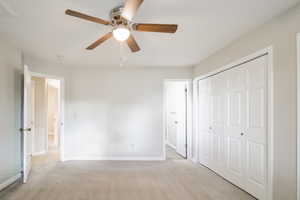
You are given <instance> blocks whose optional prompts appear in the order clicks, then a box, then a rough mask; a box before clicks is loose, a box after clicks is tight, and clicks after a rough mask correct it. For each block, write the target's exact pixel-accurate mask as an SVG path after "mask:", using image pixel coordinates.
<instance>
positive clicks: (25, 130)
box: [20, 128, 31, 132]
mask: <svg viewBox="0 0 300 200" xmlns="http://www.w3.org/2000/svg"><path fill="white" fill-rule="evenodd" d="M20 131H21V132H30V131H31V128H20Z"/></svg>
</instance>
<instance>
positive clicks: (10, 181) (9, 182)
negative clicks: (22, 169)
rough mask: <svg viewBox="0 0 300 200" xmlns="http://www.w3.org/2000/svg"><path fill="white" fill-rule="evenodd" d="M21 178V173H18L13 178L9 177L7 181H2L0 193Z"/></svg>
mask: <svg viewBox="0 0 300 200" xmlns="http://www.w3.org/2000/svg"><path fill="white" fill-rule="evenodd" d="M21 177H22V174H21V173H18V174H17V175H15V176H12V177H10V178H9V179H7V180H6V181H4V182H3V183H1V184H0V191H1V190H3V189H5V188H6V187H7V186H9V185H11V184H13V183H14V182H16V181H17V180H18V179H20V178H21Z"/></svg>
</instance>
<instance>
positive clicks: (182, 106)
mask: <svg viewBox="0 0 300 200" xmlns="http://www.w3.org/2000/svg"><path fill="white" fill-rule="evenodd" d="M176 87H177V92H176V102H177V122H176V123H177V145H176V151H177V153H178V154H179V155H181V156H182V157H184V158H187V84H186V82H182V83H177V86H176Z"/></svg>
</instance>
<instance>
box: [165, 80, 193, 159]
mask: <svg viewBox="0 0 300 200" xmlns="http://www.w3.org/2000/svg"><path fill="white" fill-rule="evenodd" d="M164 87H165V109H164V110H165V113H164V116H165V120H164V122H165V126H164V127H165V152H166V159H167V160H181V159H187V158H188V148H187V147H188V110H189V108H188V105H189V95H188V88H189V81H186V80H168V81H165V84H164Z"/></svg>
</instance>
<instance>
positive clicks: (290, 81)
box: [194, 5, 300, 200]
mask: <svg viewBox="0 0 300 200" xmlns="http://www.w3.org/2000/svg"><path fill="white" fill-rule="evenodd" d="M299 22H300V5H298V6H297V7H295V8H293V9H291V10H289V11H288V12H287V13H285V14H283V15H281V16H279V17H277V18H276V19H274V20H272V21H271V22H269V23H267V24H265V25H263V26H262V27H260V28H258V29H257V30H255V31H253V32H251V33H249V34H247V35H244V36H243V37H241V38H240V39H238V40H237V41H235V42H233V43H232V44H230V45H229V46H227V47H226V48H224V49H222V50H220V51H218V52H217V53H215V54H213V55H211V56H210V57H208V58H207V59H205V60H203V61H202V62H200V63H199V65H198V66H197V67H196V68H195V70H194V76H195V77H196V76H199V75H203V74H205V73H207V72H210V71H212V70H215V69H217V68H219V67H222V66H224V65H226V64H229V63H231V62H233V61H235V60H238V59H240V58H242V57H245V56H247V55H250V54H252V53H254V52H256V51H258V50H260V49H264V48H266V47H268V46H270V45H272V46H273V47H274V200H283V199H284V200H294V199H296V177H297V174H296V135H297V134H296V94H297V93H296V74H297V73H296V72H297V71H296V69H297V68H296V61H297V59H296V33H297V32H300V23H299Z"/></svg>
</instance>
